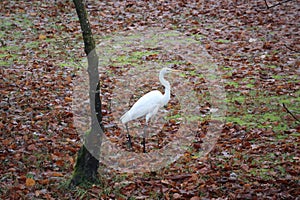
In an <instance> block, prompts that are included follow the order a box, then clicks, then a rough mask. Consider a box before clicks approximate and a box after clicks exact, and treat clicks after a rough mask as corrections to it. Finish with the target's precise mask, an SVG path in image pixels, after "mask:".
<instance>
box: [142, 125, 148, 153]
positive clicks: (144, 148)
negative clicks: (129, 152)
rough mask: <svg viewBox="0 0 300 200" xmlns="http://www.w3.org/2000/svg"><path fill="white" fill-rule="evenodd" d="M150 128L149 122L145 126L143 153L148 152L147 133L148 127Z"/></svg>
mask: <svg viewBox="0 0 300 200" xmlns="http://www.w3.org/2000/svg"><path fill="white" fill-rule="evenodd" d="M147 128H148V125H147V124H145V126H144V135H143V141H142V145H143V153H146V136H147V134H146V131H147V130H146V129H147Z"/></svg>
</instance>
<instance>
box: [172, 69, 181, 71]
mask: <svg viewBox="0 0 300 200" xmlns="http://www.w3.org/2000/svg"><path fill="white" fill-rule="evenodd" d="M171 71H172V72H182V71H181V70H178V69H171Z"/></svg>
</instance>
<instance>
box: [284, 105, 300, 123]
mask: <svg viewBox="0 0 300 200" xmlns="http://www.w3.org/2000/svg"><path fill="white" fill-rule="evenodd" d="M282 106H283V107H284V109H285V110H286V111H287V112H288V113H289V114H290V115H292V117H293V118H294V119H295V120H296V121H298V122H300V120H299V119H297V117H295V115H294V114H293V113H292V112H291V111H289V109H288V108H287V107H286V106H285V104H284V103H282Z"/></svg>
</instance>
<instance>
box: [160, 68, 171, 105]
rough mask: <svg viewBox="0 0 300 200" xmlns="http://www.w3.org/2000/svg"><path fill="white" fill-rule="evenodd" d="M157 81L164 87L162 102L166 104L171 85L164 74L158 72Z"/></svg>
mask: <svg viewBox="0 0 300 200" xmlns="http://www.w3.org/2000/svg"><path fill="white" fill-rule="evenodd" d="M159 81H160V82H161V84H162V85H163V86H164V87H165V94H164V97H163V100H162V101H163V104H164V105H166V104H167V103H168V101H169V100H170V96H171V88H170V87H171V86H170V83H169V82H168V81H167V80H166V79H165V78H164V74H163V73H160V74H159Z"/></svg>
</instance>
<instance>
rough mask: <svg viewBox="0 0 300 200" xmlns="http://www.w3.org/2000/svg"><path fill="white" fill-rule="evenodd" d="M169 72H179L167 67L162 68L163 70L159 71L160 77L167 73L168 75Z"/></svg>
mask: <svg viewBox="0 0 300 200" xmlns="http://www.w3.org/2000/svg"><path fill="white" fill-rule="evenodd" d="M169 72H179V70H175V69H171V68H169V67H164V68H162V69H161V70H160V74H161V75H165V74H167V73H169Z"/></svg>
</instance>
